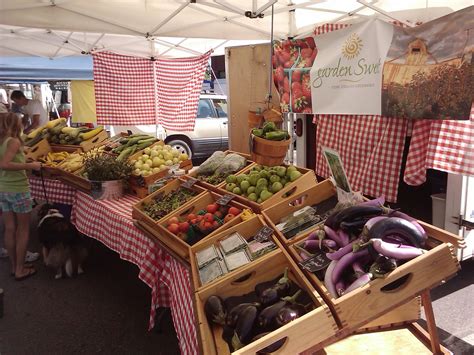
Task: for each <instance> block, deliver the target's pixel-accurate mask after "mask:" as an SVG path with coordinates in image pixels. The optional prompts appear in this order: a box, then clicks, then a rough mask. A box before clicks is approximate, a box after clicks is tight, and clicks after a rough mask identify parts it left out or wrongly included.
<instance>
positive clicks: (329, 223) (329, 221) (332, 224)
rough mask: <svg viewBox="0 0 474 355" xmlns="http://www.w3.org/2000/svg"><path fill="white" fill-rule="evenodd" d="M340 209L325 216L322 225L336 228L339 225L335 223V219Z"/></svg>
mask: <svg viewBox="0 0 474 355" xmlns="http://www.w3.org/2000/svg"><path fill="white" fill-rule="evenodd" d="M342 211H343V210H339V211H336V212H333V213H331V214H330V215H329V217H328V218H326V221H324V225H325V226H328V227H329V228H331V229H336V228H337V227H339V224H338V225H336V219H337V216H338V215H339V213H341V212H342Z"/></svg>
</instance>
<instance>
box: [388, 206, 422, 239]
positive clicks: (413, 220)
mask: <svg viewBox="0 0 474 355" xmlns="http://www.w3.org/2000/svg"><path fill="white" fill-rule="evenodd" d="M390 216H393V217H399V218H403V219H406V220H407V221H408V222H411V223H413V225H414V226H415V227H416V229H418V231H419V232H420V233H421V234H422V235H423V237H424V238H425V240H426V239H427V238H428V235H427V234H426V231H425V230H424V228H423V227H422V226H421V224H420V223H418V221H417V219H416V218H413V217H411V216H409V215H407V214H406V213H403V212H400V211H394V212H393V213H391V214H390Z"/></svg>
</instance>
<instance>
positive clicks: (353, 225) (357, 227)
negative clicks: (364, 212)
mask: <svg viewBox="0 0 474 355" xmlns="http://www.w3.org/2000/svg"><path fill="white" fill-rule="evenodd" d="M369 220H370V218H357V219H355V220H353V221H346V222H341V225H340V226H339V228H340V229H342V230H344V231H346V232H352V233H353V234H359V233H360V232H361V231H362V228H364V226H365V224H366V223H367V222H368V221H369Z"/></svg>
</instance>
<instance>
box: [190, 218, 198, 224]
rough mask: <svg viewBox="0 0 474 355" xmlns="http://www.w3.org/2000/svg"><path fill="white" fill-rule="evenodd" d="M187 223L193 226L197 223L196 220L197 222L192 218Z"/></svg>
mask: <svg viewBox="0 0 474 355" xmlns="http://www.w3.org/2000/svg"><path fill="white" fill-rule="evenodd" d="M189 223H191V224H193V225H194V224H197V223H198V220H197V218H194V219H192V220H190V221H189Z"/></svg>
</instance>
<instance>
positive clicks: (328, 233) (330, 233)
mask: <svg viewBox="0 0 474 355" xmlns="http://www.w3.org/2000/svg"><path fill="white" fill-rule="evenodd" d="M324 232H325V233H326V236H327V237H328V238H329V239H332V240H334V241H335V242H336V243H337V245H339V246H340V247H343V246H344V245H343V242H342V240H341V238H340V237H339V234H337V232H336V231H335V230H334V229H332V228H331V227H328V226H324Z"/></svg>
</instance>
